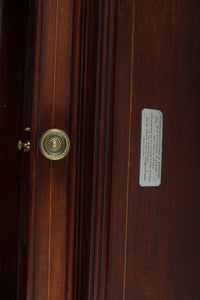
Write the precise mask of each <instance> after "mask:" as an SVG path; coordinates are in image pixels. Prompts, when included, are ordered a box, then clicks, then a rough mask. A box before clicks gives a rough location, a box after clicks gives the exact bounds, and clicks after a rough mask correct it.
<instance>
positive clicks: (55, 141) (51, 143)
mask: <svg viewBox="0 0 200 300" xmlns="http://www.w3.org/2000/svg"><path fill="white" fill-rule="evenodd" d="M39 147H40V151H41V153H42V155H43V156H44V157H46V158H48V159H50V160H59V159H62V158H63V157H65V156H66V155H67V154H68V152H69V149H70V139H69V136H68V135H67V134H66V133H65V132H64V131H63V130H61V129H57V128H52V129H49V130H47V131H45V132H44V133H43V134H42V135H41V137H40V141H39Z"/></svg>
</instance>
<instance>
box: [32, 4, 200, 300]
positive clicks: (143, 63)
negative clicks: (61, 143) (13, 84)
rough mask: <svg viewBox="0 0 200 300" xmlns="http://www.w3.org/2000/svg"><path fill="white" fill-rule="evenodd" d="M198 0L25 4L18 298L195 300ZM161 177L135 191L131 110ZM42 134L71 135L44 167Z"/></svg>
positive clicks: (199, 194)
mask: <svg viewBox="0 0 200 300" xmlns="http://www.w3.org/2000/svg"><path fill="white" fill-rule="evenodd" d="M199 12H200V7H199V2H198V1H197V0H192V1H190V2H188V1H186V0H177V1H176V2H175V1H172V0H171V1H170V0H169V1H153V0H150V1H148V2H147V1H143V0H142V1H137V0H135V1H130V0H123V1H122V0H118V1H116V0H111V1H106V0H99V1H94V0H85V1H81V0H76V1H64V0H53V1H36V3H35V16H36V25H35V28H36V29H35V33H34V34H35V35H34V41H35V47H34V49H35V50H34V75H33V87H34V88H33V110H32V112H33V113H32V133H31V135H32V145H33V146H32V152H31V171H30V174H31V175H30V176H31V188H30V191H31V198H30V199H31V201H30V214H29V224H30V226H29V263H28V296H27V297H28V299H37V300H38V299H56V300H57V299H79V300H80V299H81V300H83V299H102V300H105V299H108V300H112V299H115V300H117V299H120V300H125V299H127V300H129V299H131V300H132V299H134V300H135V299H141V300H142V299H149V300H151V299H152V300H155V299H159V300H160V299H166V300H167V299H174V300H177V299H181V300H182V299H184V300H191V299H199V298H200V290H199V287H198V277H199V267H200V266H199V264H200V257H199V252H200V251H199V250H200V249H199V248H200V243H199V226H200V221H199V208H200V207H199V206H200V204H199V198H200V190H199V181H200V175H199V166H200V165H199V163H200V153H199V148H200V147H199V146H200V145H199V138H198V136H199V129H200V121H199V111H200V104H199V78H200V61H199V59H200V57H199V51H200V39H199V28H200V26H199V25H200V24H199V22H200V21H199ZM143 108H154V109H159V110H161V111H162V112H163V117H164V132H163V137H164V139H163V164H162V182H161V186H160V187H158V188H141V187H140V186H139V158H140V153H139V152H140V135H141V111H142V109H143ZM51 127H58V128H61V129H63V130H65V131H66V132H67V133H68V134H69V135H70V138H71V150H70V154H69V156H68V157H67V158H65V159H64V160H63V161H58V162H50V161H48V160H46V159H45V158H43V157H42V156H41V154H40V153H39V151H38V139H39V136H40V135H41V134H42V133H43V132H44V131H45V130H47V129H49V128H51Z"/></svg>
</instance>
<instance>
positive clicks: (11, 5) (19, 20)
mask: <svg viewBox="0 0 200 300" xmlns="http://www.w3.org/2000/svg"><path fill="white" fill-rule="evenodd" d="M28 4H29V2H28V1H20V2H18V1H13V0H8V1H1V20H0V155H1V156H0V170H1V171H0V172H1V173H0V193H1V194H0V298H1V299H2V300H4V299H5V300H10V299H16V297H17V290H18V286H19V280H18V277H17V273H18V271H17V270H18V268H19V265H20V266H21V269H22V268H23V269H26V262H25V260H23V255H24V254H25V253H26V251H27V242H26V232H27V226H26V225H27V224H26V223H25V224H24V223H23V222H21V220H20V213H19V210H20V208H19V207H20V197H19V195H20V190H21V185H22V181H23V178H22V174H21V155H20V154H19V153H18V152H17V147H16V146H17V140H18V139H19V138H22V136H21V132H22V128H21V127H22V123H21V120H22V114H23V109H22V108H23V91H24V76H25V75H24V74H25V64H26V33H27V23H28ZM26 201H27V199H26ZM26 217H27V212H26ZM19 244H20V245H21V249H22V252H21V254H22V256H21V258H22V259H20V260H19V259H18V258H19V256H20V255H19ZM24 256H25V255H24ZM21 274H22V275H23V274H26V270H24V272H22V273H21ZM23 293H24V294H25V288H24V291H23Z"/></svg>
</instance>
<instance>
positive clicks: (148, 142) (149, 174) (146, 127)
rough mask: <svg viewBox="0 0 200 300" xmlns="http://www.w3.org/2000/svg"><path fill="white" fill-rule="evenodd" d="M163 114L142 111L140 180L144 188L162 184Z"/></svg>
mask: <svg viewBox="0 0 200 300" xmlns="http://www.w3.org/2000/svg"><path fill="white" fill-rule="evenodd" d="M162 137H163V114H162V112H161V111H160V110H156V109H147V108H144V109H143V110H142V120H141V148H140V178H139V184H140V186H142V187H148V186H149V187H152V186H159V185H160V184H161V167H162Z"/></svg>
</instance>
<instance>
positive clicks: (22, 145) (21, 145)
mask: <svg viewBox="0 0 200 300" xmlns="http://www.w3.org/2000/svg"><path fill="white" fill-rule="evenodd" d="M30 147H31V144H30V141H26V143H23V142H22V141H21V140H19V141H18V142H17V149H18V151H21V150H22V149H24V152H29V151H30Z"/></svg>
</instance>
